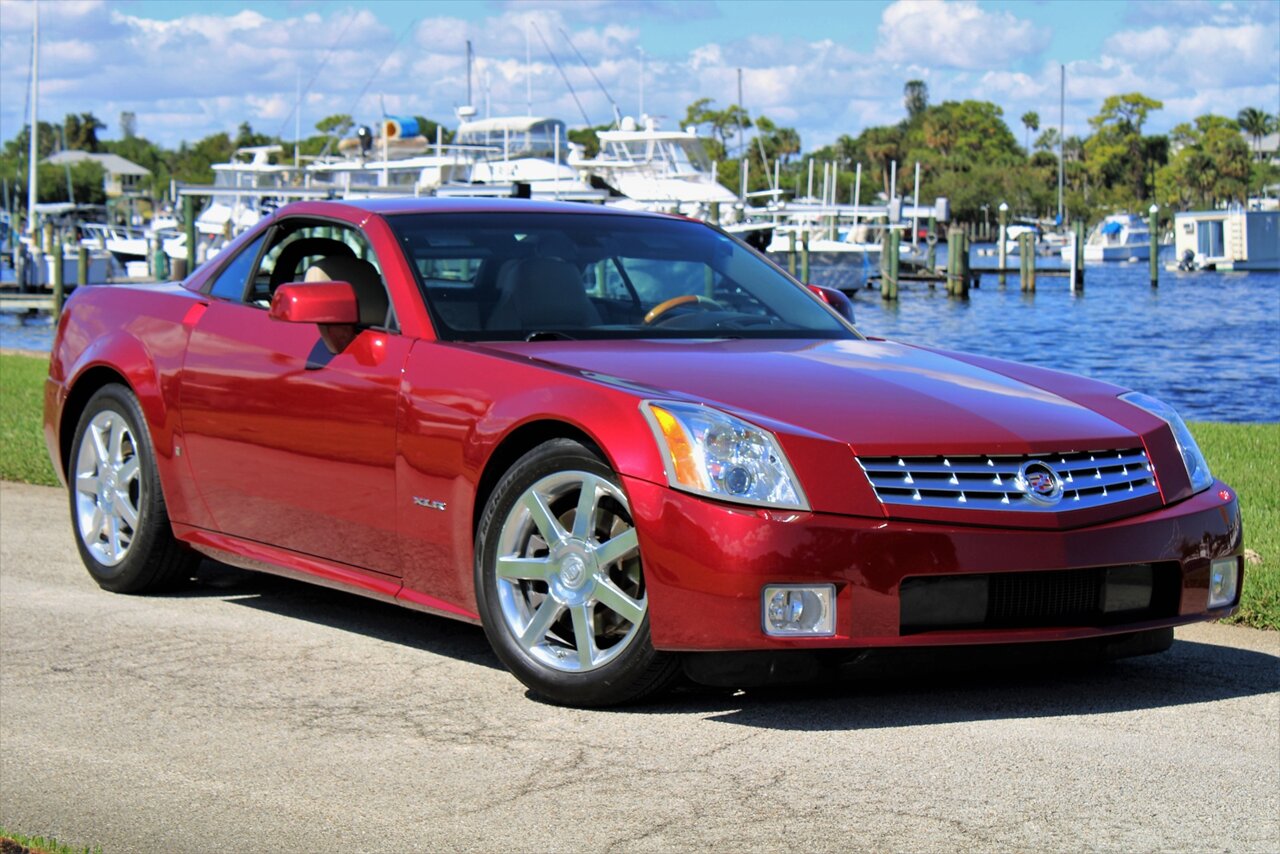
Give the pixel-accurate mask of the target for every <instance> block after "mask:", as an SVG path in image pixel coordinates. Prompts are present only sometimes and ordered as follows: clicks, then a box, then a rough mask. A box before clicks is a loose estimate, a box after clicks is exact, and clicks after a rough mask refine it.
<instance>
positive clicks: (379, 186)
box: [306, 152, 471, 199]
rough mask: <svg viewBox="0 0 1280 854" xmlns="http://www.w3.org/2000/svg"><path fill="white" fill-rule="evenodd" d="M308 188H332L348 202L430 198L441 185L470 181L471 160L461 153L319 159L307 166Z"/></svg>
mask: <svg viewBox="0 0 1280 854" xmlns="http://www.w3.org/2000/svg"><path fill="white" fill-rule="evenodd" d="M306 174H307V185H308V186H310V187H315V188H329V189H331V190H333V192H334V193H335V195H338V196H341V197H342V198H345V199H355V198H362V197H367V196H380V195H387V194H389V193H391V194H403V195H408V196H422V195H428V194H430V193H432V192H434V191H435V190H436V189H438V188H439V187H440V186H441V185H442V184H448V183H452V182H465V181H468V180H470V175H471V157H470V156H469V155H465V154H462V153H458V152H451V153H448V154H445V153H441V154H422V155H418V156H416V157H405V158H400V159H396V160H381V159H378V160H359V159H352V158H347V159H342V160H317V161H315V162H313V163H310V164H308V165H307V167H306Z"/></svg>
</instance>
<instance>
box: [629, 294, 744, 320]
mask: <svg viewBox="0 0 1280 854" xmlns="http://www.w3.org/2000/svg"><path fill="white" fill-rule="evenodd" d="M682 305H695V306H699V307H702V308H706V309H708V310H711V311H724V306H722V305H721V304H720V303H718V302H716V301H715V300H713V299H711V298H710V297H700V296H698V295H697V294H683V295H681V296H678V297H672V298H671V299H669V300H663V301H662V302H660V303H658V304H657V305H655V306H654V307H653V308H651V309H649V313H648V314H646V315H645V316H644V324H645V326H651V325H652V324H653V322H654V321H656V320H657V319H658V318H660V317H662V315H664V314H666V313H667V312H668V311H671V309H673V308H678V307H680V306H682Z"/></svg>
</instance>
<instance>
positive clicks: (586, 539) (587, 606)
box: [493, 470, 648, 673]
mask: <svg viewBox="0 0 1280 854" xmlns="http://www.w3.org/2000/svg"><path fill="white" fill-rule="evenodd" d="M493 566H494V570H493V571H494V573H495V574H496V581H497V584H496V587H497V590H496V592H497V598H498V604H499V608H500V611H501V615H502V619H503V621H504V622H505V624H506V628H507V629H508V630H509V632H510V634H511V637H512V639H513V640H514V641H515V643H516V645H517V646H519V647H520V649H521V650H523V651H524V652H525V653H526V654H527V655H529V656H530V657H531V658H533V659H535V660H536V661H538V662H539V663H541V664H543V665H545V666H547V667H550V668H552V669H553V670H556V671H560V672H565V673H581V672H586V671H592V670H596V669H598V668H600V667H603V666H605V665H607V664H608V663H610V662H611V661H613V660H614V659H616V658H618V657H619V656H620V655H622V653H623V651H624V650H626V649H627V647H629V646H630V645H631V643H632V642H633V641H634V640H635V639H636V636H637V634H639V632H640V626H641V624H642V622H643V621H644V616H645V613H646V611H647V609H648V597H647V596H646V594H645V589H644V577H643V574H642V573H641V567H640V550H639V544H638V542H637V539H636V531H635V527H634V526H633V524H632V520H631V512H630V508H629V506H628V504H627V499H626V496H625V495H623V494H622V491H621V490H620V489H619V488H618V487H617V486H615V485H614V484H612V483H610V482H609V481H608V480H606V479H604V478H602V477H600V476H598V475H595V474H592V473H590V472H586V471H576V470H569V471H560V472H556V473H555V474H551V475H548V476H546V477H543V478H541V479H540V480H538V481H536V482H535V483H534V484H533V485H532V486H530V487H528V488H527V489H526V490H525V491H524V492H523V493H521V494H520V495H519V497H518V498H517V499H516V501H515V502H514V504H513V506H512V507H511V509H510V511H509V512H508V513H507V516H506V518H505V519H504V520H503V521H502V527H501V530H500V534H499V537H498V548H497V559H496V561H495V562H494V564H493Z"/></svg>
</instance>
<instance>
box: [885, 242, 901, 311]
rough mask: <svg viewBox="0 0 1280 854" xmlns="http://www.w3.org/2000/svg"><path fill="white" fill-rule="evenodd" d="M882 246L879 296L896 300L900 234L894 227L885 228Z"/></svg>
mask: <svg viewBox="0 0 1280 854" xmlns="http://www.w3.org/2000/svg"><path fill="white" fill-rule="evenodd" d="M883 246H884V248H883V249H882V250H881V256H880V257H881V264H880V271H881V272H880V297H881V298H882V299H886V300H896V299H897V298H898V269H899V268H898V253H899V252H900V251H901V248H902V234H901V233H900V232H899V231H897V230H896V229H892V228H890V229H885V232H884V241H883Z"/></svg>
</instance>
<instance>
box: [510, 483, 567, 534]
mask: <svg viewBox="0 0 1280 854" xmlns="http://www.w3.org/2000/svg"><path fill="white" fill-rule="evenodd" d="M521 503H522V504H523V505H524V508H525V509H526V510H528V511H529V515H530V517H532V518H533V524H534V525H535V526H537V528H538V533H540V534H542V538H543V539H544V540H546V542H547V545H548V546H556V545H559V544H560V543H562V542H564V540H565V537H566V536H568V535H567V534H566V532H565V530H564V527H563V526H562V525H561V524H560V523H559V522H558V521H557V520H556V517H555V516H552V515H551V508H550V507H548V506H547V502H545V501H543V500H542V496H541V495H539V494H538V493H536V492H534V491H533V490H532V489H531V490H529V491H528V492H526V493H525V494H524V498H523V499H522V502H521Z"/></svg>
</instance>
